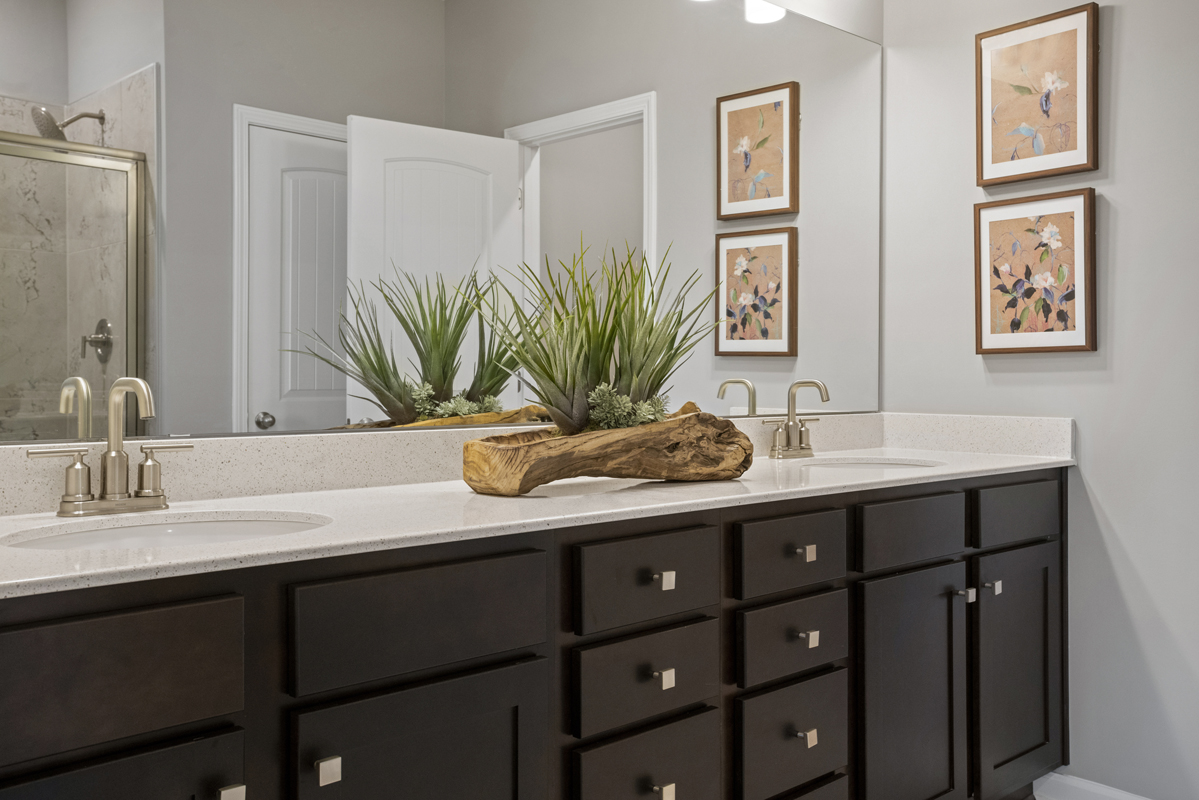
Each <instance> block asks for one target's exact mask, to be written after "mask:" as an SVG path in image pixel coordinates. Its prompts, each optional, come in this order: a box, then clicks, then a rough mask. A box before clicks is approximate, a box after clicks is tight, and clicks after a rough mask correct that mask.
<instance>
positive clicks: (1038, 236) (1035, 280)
mask: <svg viewBox="0 0 1199 800" xmlns="http://www.w3.org/2000/svg"><path fill="white" fill-rule="evenodd" d="M1025 219H1026V220H1027V221H1025ZM1073 231H1074V215H1073V214H1071V213H1063V214H1047V215H1044V216H1039V217H1026V218H1024V219H1011V220H1003V221H997V222H992V223H991V224H990V252H991V282H990V286H991V291H990V296H989V300H988V301H987V302H989V303H990V318H991V333H1046V332H1051V331H1053V332H1061V331H1073V330H1076V327H1075V319H1074V313H1075V310H1074V304H1075V278H1074V248H1073V246H1072V244H1073V241H1074V236H1073ZM1065 232H1068V233H1069V235H1068V236H1067V235H1064V234H1065Z"/></svg>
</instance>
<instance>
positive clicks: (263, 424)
mask: <svg viewBox="0 0 1199 800" xmlns="http://www.w3.org/2000/svg"><path fill="white" fill-rule="evenodd" d="M254 424H255V425H257V426H258V427H259V428H261V429H262V430H264V431H265V430H266V429H267V428H273V427H274V426H275V415H274V414H272V413H271V412H269V411H259V412H258V416H256V417H254Z"/></svg>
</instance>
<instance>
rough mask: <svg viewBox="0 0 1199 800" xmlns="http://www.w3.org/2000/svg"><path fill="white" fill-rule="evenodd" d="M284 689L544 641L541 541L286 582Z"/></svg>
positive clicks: (322, 687) (315, 687) (332, 684)
mask: <svg viewBox="0 0 1199 800" xmlns="http://www.w3.org/2000/svg"><path fill="white" fill-rule="evenodd" d="M291 611H292V648H293V653H292V665H293V666H292V682H293V683H292V694H293V695H294V696H296V697H302V696H304V695H308V694H313V693H315V692H323V691H326V690H329V689H337V688H340V687H343V686H351V685H353V684H356V683H363V682H366V681H371V680H376V679H379V678H387V677H390V676H392V675H402V674H404V673H406V672H413V671H415V670H419V669H426V668H428V667H436V666H441V665H443V664H452V663H454V662H456V661H464V660H466V659H469V658H478V657H480V656H487V655H492V654H494V653H503V652H506V651H509V650H517V649H520V648H522V647H530V646H532V645H536V644H540V643H542V642H544V641H545V640H546V636H547V631H546V556H545V553H544V552H542V551H540V550H529V551H524V552H519V553H512V554H509V555H502V556H495V557H491V558H480V559H475V560H472V561H460V562H455V563H451V564H440V565H437V566H431V567H420V568H417V569H407V570H401V571H398V572H387V573H383V574H381V575H367V576H364V577H359V578H347V579H343V580H334V581H323V582H320V583H308V584H302V585H299V586H293V587H292V590H291Z"/></svg>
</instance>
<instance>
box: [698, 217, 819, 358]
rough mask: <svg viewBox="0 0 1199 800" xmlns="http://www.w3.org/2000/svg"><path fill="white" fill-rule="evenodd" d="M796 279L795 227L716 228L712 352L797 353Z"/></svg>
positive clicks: (797, 292)
mask: <svg viewBox="0 0 1199 800" xmlns="http://www.w3.org/2000/svg"><path fill="white" fill-rule="evenodd" d="M759 251H760V252H759ZM798 279H799V229H798V228H793V227H792V228H766V229H763V230H756V231H738V232H736V233H720V234H717V235H716V318H717V323H718V324H717V326H716V355H718V356H782V357H787V356H792V357H793V356H796V355H798V354H799V325H798V322H797V318H796V317H797V313H798V307H799V285H798Z"/></svg>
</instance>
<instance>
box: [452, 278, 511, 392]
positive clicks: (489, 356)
mask: <svg viewBox="0 0 1199 800" xmlns="http://www.w3.org/2000/svg"><path fill="white" fill-rule="evenodd" d="M470 288H471V290H472V293H473V294H472V295H471V296H470V297H468V298H467V299H468V301H469V302H470V303H471V305H472V308H474V307H476V306H477V302H478V298H480V297H487V298H489V300H490V307H492V308H497V309H498V308H500V307H501V306H500V294H499V292H500V290H499V281H498V280H496V279H495V278H491V279H489V280H488V281H487V282H486V283H485V284H483V285H482V286H478V285H477V283H476V282H473V281H472V282H471V285H470ZM511 322H512V313H511V312H508V313H506V314H504V315H503V316H502V325H503V326H507V325H509V324H510V323H511ZM516 369H517V363H516V357H515V356H513V355H512V350H511V348H510V347H509V346H508V344H507V342H506V341H505V340H504V338H503V337H502V336H501V335H500V334H499V332H498V331H497V330H496V328H495V326H493V325H488V324H487V321H486V319H484V316H483V315H482V314H480V315H479V357H478V360H477V361H475V376H474V379H473V380H472V381H471V384H470V388H468V389H467V390H466V392H465V395H464V396H465V397H466V399H467V400H469V401H471V402H472V403H481V404H483V405H485V406H487V408H488V409H489V410H490V409H491V407H492V406H494V405H495V403H496V402H497V401H496V399H495V398H497V397H499V396H500V395H501V394H502V393H503V391H504V389H505V388H507V386H508V379H509V378H510V377H511V376H512V373H513V372H515V371H516ZM495 410H496V411H498V410H499V409H498V408H497V409H495Z"/></svg>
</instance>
